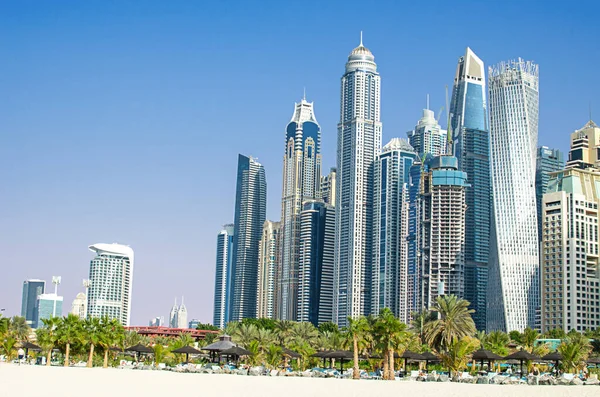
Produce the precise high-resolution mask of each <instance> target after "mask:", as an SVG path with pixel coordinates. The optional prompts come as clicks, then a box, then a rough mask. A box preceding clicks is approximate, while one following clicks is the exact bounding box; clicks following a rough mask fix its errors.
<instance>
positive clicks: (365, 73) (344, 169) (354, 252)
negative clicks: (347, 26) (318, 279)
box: [333, 33, 382, 325]
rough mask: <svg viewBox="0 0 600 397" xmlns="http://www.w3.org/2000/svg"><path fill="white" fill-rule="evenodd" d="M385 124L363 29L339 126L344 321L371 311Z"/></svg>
mask: <svg viewBox="0 0 600 397" xmlns="http://www.w3.org/2000/svg"><path fill="white" fill-rule="evenodd" d="M381 128H382V125H381V121H380V76H379V73H377V65H376V64H375V57H374V56H373V54H372V53H371V51H369V50H368V49H367V48H366V47H365V46H363V43H362V33H361V40H360V44H359V46H358V47H356V48H355V49H354V50H352V52H351V53H350V56H349V57H348V62H346V72H345V74H344V75H343V76H342V85H341V106H340V122H339V124H338V144H337V180H338V185H339V186H338V188H337V192H336V196H337V197H336V206H335V208H336V233H335V236H336V243H335V262H334V291H335V296H334V313H333V319H334V321H336V322H337V323H338V324H339V325H346V322H347V318H348V317H353V318H355V317H358V316H360V315H362V314H366V313H368V312H369V309H370V291H369V290H370V286H371V281H370V277H371V272H370V269H369V263H370V261H371V242H372V238H371V232H372V223H373V222H372V219H371V211H372V202H373V197H372V196H373V162H374V160H375V159H376V158H377V156H378V155H379V153H380V152H381Z"/></svg>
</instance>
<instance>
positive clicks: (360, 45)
mask: <svg viewBox="0 0 600 397" xmlns="http://www.w3.org/2000/svg"><path fill="white" fill-rule="evenodd" d="M362 45H363V43H362V30H361V31H360V44H359V47H362Z"/></svg>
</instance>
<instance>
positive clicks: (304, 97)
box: [302, 87, 306, 101]
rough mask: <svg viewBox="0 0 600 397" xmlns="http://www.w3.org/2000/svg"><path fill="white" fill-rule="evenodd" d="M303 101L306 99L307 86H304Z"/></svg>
mask: <svg viewBox="0 0 600 397" xmlns="http://www.w3.org/2000/svg"><path fill="white" fill-rule="evenodd" d="M302 100H303V101H306V87H304V96H303V97H302Z"/></svg>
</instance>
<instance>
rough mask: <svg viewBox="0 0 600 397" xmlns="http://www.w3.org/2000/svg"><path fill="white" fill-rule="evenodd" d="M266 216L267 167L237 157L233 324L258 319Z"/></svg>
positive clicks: (249, 158)
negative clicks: (261, 239) (260, 263)
mask: <svg viewBox="0 0 600 397" xmlns="http://www.w3.org/2000/svg"><path fill="white" fill-rule="evenodd" d="M266 214H267V180H266V176H265V169H264V167H263V166H262V165H261V164H260V163H259V162H258V161H256V160H255V159H254V158H252V157H247V156H244V155H242V154H240V155H239V157H238V172H237V187H236V195H235V219H234V222H233V223H234V231H233V263H232V265H233V266H232V269H231V280H232V281H231V283H232V284H231V287H232V290H231V296H232V297H231V303H230V305H231V311H230V315H229V320H230V321H240V320H242V319H243V318H254V317H256V291H257V280H258V247H259V243H260V237H261V234H262V228H263V224H264V223H265V220H266V219H265V218H266Z"/></svg>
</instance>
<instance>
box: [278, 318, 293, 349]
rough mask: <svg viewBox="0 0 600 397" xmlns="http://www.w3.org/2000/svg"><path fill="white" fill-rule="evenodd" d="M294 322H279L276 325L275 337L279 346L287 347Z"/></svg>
mask: <svg viewBox="0 0 600 397" xmlns="http://www.w3.org/2000/svg"><path fill="white" fill-rule="evenodd" d="M293 327H294V322H293V321H289V320H279V321H277V323H276V325H275V337H276V338H277V343H278V344H279V346H285V345H286V344H287V343H288V342H289V339H290V336H291V334H292V328H293Z"/></svg>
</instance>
